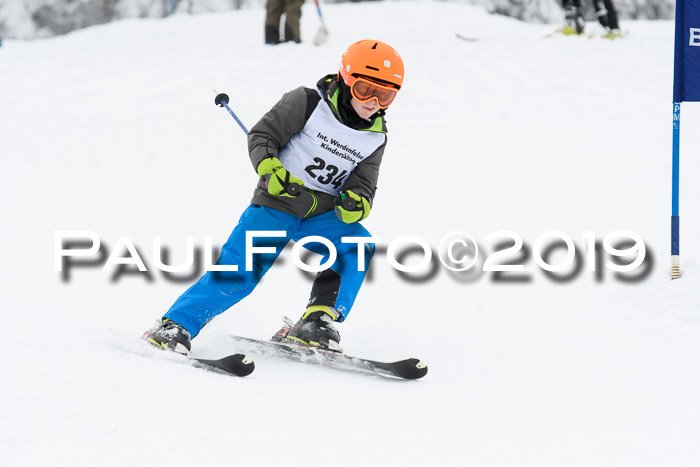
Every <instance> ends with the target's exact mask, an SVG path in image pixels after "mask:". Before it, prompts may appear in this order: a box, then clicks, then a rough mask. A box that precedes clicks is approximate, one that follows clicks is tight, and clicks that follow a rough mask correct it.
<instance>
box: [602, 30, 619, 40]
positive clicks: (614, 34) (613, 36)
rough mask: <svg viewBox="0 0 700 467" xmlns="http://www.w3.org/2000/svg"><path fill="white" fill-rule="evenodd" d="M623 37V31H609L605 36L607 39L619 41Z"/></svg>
mask: <svg viewBox="0 0 700 467" xmlns="http://www.w3.org/2000/svg"><path fill="white" fill-rule="evenodd" d="M620 37H622V31H620V30H619V29H608V31H607V32H606V33H605V35H603V38H605V39H619V38H620Z"/></svg>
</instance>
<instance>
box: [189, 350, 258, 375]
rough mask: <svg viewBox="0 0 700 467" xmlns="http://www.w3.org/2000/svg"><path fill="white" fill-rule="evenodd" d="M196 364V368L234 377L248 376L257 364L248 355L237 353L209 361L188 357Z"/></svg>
mask: <svg viewBox="0 0 700 467" xmlns="http://www.w3.org/2000/svg"><path fill="white" fill-rule="evenodd" d="M187 358H188V359H189V360H191V361H192V363H194V366H195V367H199V368H203V369H205V370H209V371H214V372H216V373H221V372H223V373H227V374H229V375H233V376H241V377H242V376H248V375H249V374H251V373H252V372H253V370H255V362H253V360H252V359H251V358H250V357H247V356H246V355H243V354H240V353H237V354H234V355H229V356H227V357H224V358H220V359H218V360H207V359H204V358H195V357H189V356H188V357H187Z"/></svg>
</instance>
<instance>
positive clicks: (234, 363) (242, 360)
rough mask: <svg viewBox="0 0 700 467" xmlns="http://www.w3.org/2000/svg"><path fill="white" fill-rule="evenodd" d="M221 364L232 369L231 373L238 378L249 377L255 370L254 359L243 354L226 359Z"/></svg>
mask: <svg viewBox="0 0 700 467" xmlns="http://www.w3.org/2000/svg"><path fill="white" fill-rule="evenodd" d="M221 362H222V363H223V364H225V365H226V366H228V367H229V368H231V373H233V374H235V375H236V376H248V375H249V374H251V373H252V372H253V371H254V370H255V362H254V361H253V359H252V358H250V357H248V356H247V355H243V354H241V353H237V354H235V355H229V356H228V357H224V358H222V359H221Z"/></svg>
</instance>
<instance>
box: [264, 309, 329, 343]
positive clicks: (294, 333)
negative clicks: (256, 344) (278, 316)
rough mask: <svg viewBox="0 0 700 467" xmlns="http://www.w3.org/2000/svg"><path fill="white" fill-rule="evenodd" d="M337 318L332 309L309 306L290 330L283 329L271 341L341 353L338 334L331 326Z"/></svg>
mask: <svg viewBox="0 0 700 467" xmlns="http://www.w3.org/2000/svg"><path fill="white" fill-rule="evenodd" d="M338 318H340V314H339V313H338V312H337V311H336V310H335V309H334V308H331V307H328V306H310V307H308V308H307V309H306V311H305V312H304V314H303V315H302V317H301V319H299V321H297V322H296V324H295V325H294V326H292V327H291V329H290V328H288V327H283V328H282V329H281V330H280V331H279V332H278V333H277V334H276V335H275V336H274V337H273V339H272V340H273V341H276V342H287V343H290V344H297V345H304V346H307V347H315V348H319V349H323V350H332V351H335V352H342V349H341V347H340V333H339V332H338V330H337V329H336V328H335V326H333V321H335V320H337V319H338ZM285 332H286V334H285Z"/></svg>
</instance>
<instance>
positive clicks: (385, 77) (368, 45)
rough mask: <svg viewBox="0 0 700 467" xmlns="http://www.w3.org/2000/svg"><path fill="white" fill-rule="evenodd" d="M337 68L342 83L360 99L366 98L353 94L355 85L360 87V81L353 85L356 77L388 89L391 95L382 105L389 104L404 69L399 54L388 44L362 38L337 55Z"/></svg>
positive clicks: (399, 85)
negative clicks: (339, 57) (340, 55)
mask: <svg viewBox="0 0 700 467" xmlns="http://www.w3.org/2000/svg"><path fill="white" fill-rule="evenodd" d="M339 71H340V76H342V78H343V81H345V84H347V85H348V87H349V88H350V89H351V90H352V91H353V95H354V96H355V97H356V98H358V99H359V100H367V98H363V97H364V96H362V95H361V94H357V95H356V92H355V91H356V89H355V88H356V87H357V88H358V89H360V90H362V89H361V87H360V86H359V83H358V86H354V85H355V84H356V81H357V80H358V78H359V79H360V80H361V81H364V80H367V81H369V82H371V83H374V84H377V85H379V86H380V87H382V88H386V89H388V90H391V91H392V92H391V93H390V94H391V95H392V97H391V99H386V100H385V102H383V104H385V105H382V107H383V108H386V107H388V105H389V104H390V103H391V101H392V100H393V97H394V96H395V95H396V92H397V91H398V90H399V89H401V85H402V84H403V73H404V70H403V60H401V56H399V54H398V53H397V52H396V50H394V49H393V48H391V47H390V46H389V45H387V44H385V43H384V42H381V41H377V40H370V39H365V40H362V41H359V42H355V43H354V44H352V45H351V46H350V47H348V49H347V50H346V51H345V52H344V53H343V56H342V57H341V59H340V70H339ZM361 96H362V97H361ZM370 98H371V97H370ZM387 101H388V102H387Z"/></svg>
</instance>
